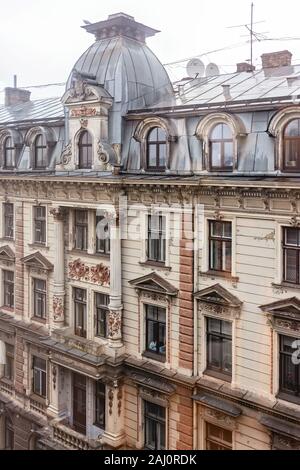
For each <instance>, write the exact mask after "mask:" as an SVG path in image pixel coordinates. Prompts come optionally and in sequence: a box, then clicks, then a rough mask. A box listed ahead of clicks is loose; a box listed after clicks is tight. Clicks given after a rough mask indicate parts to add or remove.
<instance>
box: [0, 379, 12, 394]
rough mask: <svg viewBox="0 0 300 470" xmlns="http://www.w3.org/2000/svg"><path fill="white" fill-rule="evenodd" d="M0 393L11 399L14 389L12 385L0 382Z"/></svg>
mask: <svg viewBox="0 0 300 470" xmlns="http://www.w3.org/2000/svg"><path fill="white" fill-rule="evenodd" d="M0 391H1V392H3V393H6V394H7V395H10V396H11V397H12V396H13V394H14V387H13V385H11V384H9V383H7V382H2V381H1V382H0Z"/></svg>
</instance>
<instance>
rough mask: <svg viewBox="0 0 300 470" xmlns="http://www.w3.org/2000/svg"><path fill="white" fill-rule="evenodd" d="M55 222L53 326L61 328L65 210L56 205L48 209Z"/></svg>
mask: <svg viewBox="0 0 300 470" xmlns="http://www.w3.org/2000/svg"><path fill="white" fill-rule="evenodd" d="M50 213H51V214H52V215H53V219H54V224H55V241H56V246H55V262H54V285H53V299H52V308H53V322H54V327H55V328H61V327H63V326H64V324H65V312H64V309H65V244H64V221H65V215H66V214H65V210H64V209H63V208H62V207H56V208H54V209H52V210H50Z"/></svg>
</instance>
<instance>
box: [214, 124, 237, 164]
mask: <svg viewBox="0 0 300 470" xmlns="http://www.w3.org/2000/svg"><path fill="white" fill-rule="evenodd" d="M209 142H210V167H211V169H212V170H231V169H232V168H233V153H234V152H233V138H232V131H231V129H230V127H229V126H228V125H227V124H217V125H216V126H215V127H214V128H213V130H212V132H211V134H210V141H209Z"/></svg>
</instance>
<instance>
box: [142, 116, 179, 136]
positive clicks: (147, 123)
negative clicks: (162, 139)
mask: <svg viewBox="0 0 300 470" xmlns="http://www.w3.org/2000/svg"><path fill="white" fill-rule="evenodd" d="M154 127H161V128H162V129H164V131H165V132H166V134H167V139H168V141H169V142H176V140H177V139H178V133H177V129H176V126H175V124H174V123H173V122H172V121H168V120H167V119H164V118H161V117H159V116H151V117H149V118H146V119H144V120H143V121H141V122H140V123H139V124H138V125H137V127H136V129H135V132H134V135H133V137H134V138H135V140H136V141H137V142H143V141H144V140H146V138H147V134H148V132H149V131H150V130H151V129H153V128H154Z"/></svg>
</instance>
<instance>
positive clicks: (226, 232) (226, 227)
mask: <svg viewBox="0 0 300 470" xmlns="http://www.w3.org/2000/svg"><path fill="white" fill-rule="evenodd" d="M222 226H223V236H224V237H226V238H231V236H232V226H231V222H223V223H222Z"/></svg>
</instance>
